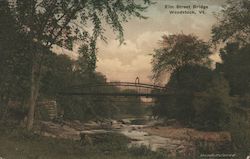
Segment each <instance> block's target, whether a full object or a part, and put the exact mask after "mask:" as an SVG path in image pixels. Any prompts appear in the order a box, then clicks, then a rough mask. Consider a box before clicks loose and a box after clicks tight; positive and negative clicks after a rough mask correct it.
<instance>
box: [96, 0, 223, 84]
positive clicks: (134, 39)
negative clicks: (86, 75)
mask: <svg viewBox="0 0 250 159" xmlns="http://www.w3.org/2000/svg"><path fill="white" fill-rule="evenodd" d="M154 1H155V2H157V3H156V4H155V5H153V6H150V7H149V8H148V9H147V11H146V12H145V13H143V14H144V15H146V16H147V17H148V19H146V20H140V19H136V18H132V19H131V20H130V21H129V22H127V23H124V24H123V27H124V35H125V42H124V44H122V45H120V43H119V41H118V40H116V35H115V34H114V33H113V32H112V30H111V29H110V28H109V27H106V28H105V29H106V33H105V36H106V37H107V38H108V43H105V42H103V41H98V43H97V46H98V55H97V57H98V62H97V71H98V72H101V73H103V74H104V75H105V76H106V77H107V79H108V81H128V82H133V81H135V79H136V77H139V78H140V82H142V83H152V79H151V76H152V72H151V70H152V66H151V59H152V55H150V54H152V53H154V49H156V48H158V47H159V40H161V37H162V36H163V35H169V34H178V33H184V34H195V35H197V36H198V37H200V38H201V39H203V40H205V41H208V40H209V39H210V37H211V27H212V26H213V25H214V24H215V23H216V18H215V15H214V14H217V13H219V12H220V11H221V9H222V5H223V4H225V0H154ZM166 5H168V6H174V10H177V11H180V10H183V9H176V5H180V6H188V5H190V6H191V7H192V6H193V5H203V6H208V9H205V10H203V9H191V10H194V11H195V12H196V13H197V14H195V15H190V14H170V13H169V11H170V10H173V9H169V8H166V7H165V6H166ZM184 10H187V9H184ZM200 10H202V11H205V14H199V12H198V11H200ZM211 58H212V59H213V60H215V61H219V56H218V54H214V55H213V56H212V57H211Z"/></svg>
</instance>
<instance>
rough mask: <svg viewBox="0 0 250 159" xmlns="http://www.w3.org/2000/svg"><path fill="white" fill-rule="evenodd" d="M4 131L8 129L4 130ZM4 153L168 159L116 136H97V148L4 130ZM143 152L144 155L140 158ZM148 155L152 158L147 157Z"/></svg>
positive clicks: (62, 158) (0, 138) (26, 158)
mask: <svg viewBox="0 0 250 159" xmlns="http://www.w3.org/2000/svg"><path fill="white" fill-rule="evenodd" d="M2 128H4V129H2ZM0 134H1V135H0V142H1V145H0V152H1V157H4V158H23V159H30V158H41V159H68V158H72V159H79V158H82V159H117V158H119V159H152V158H154V159H163V158H164V159H166V158H167V157H166V155H165V154H164V153H163V152H152V151H151V150H150V149H148V148H145V150H143V151H141V149H144V148H131V149H130V148H128V147H127V144H128V142H129V140H128V138H127V137H125V136H123V135H119V134H116V133H111V134H106V135H103V134H102V135H93V136H91V138H92V139H93V140H94V144H93V145H84V146H81V145H80V142H79V141H73V140H62V139H60V140H59V139H54V138H48V137H42V136H38V135H36V134H34V133H32V132H30V131H27V130H24V129H21V128H16V127H8V128H7V129H6V125H1V126H0ZM139 152H142V153H143V154H141V155H140V154H139ZM145 154H148V155H147V156H146V155H145Z"/></svg>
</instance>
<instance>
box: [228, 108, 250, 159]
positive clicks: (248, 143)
mask: <svg viewBox="0 0 250 159" xmlns="http://www.w3.org/2000/svg"><path fill="white" fill-rule="evenodd" d="M227 130H228V131H229V132H230V133H231V135H232V141H233V144H234V148H235V151H236V152H237V153H238V154H241V155H242V157H245V156H246V155H248V153H249V150H250V127H249V120H246V119H245V118H244V117H243V116H241V115H240V114H237V113H232V116H231V121H230V122H229V124H228V125H227Z"/></svg>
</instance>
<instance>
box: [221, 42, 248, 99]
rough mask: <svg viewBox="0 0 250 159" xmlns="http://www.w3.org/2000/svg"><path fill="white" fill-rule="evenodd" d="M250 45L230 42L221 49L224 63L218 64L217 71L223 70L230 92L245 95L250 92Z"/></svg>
mask: <svg viewBox="0 0 250 159" xmlns="http://www.w3.org/2000/svg"><path fill="white" fill-rule="evenodd" d="M249 51H250V45H246V46H245V47H242V48H239V45H238V44H237V43H230V44H227V46H226V47H225V48H224V49H222V50H221V52H220V55H221V58H222V61H223V63H222V64H217V67H216V71H218V72H222V73H223V74H224V76H225V78H226V79H227V80H228V82H229V85H230V88H231V90H230V94H231V95H233V96H235V95H238V96H241V97H243V96H245V95H247V94H249V93H250V82H249V79H250V63H249V60H250V54H249Z"/></svg>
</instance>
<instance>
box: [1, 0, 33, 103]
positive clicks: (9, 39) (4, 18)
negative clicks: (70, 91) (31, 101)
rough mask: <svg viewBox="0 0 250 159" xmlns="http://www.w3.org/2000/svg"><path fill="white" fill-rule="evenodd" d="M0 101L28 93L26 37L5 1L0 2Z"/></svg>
mask: <svg viewBox="0 0 250 159" xmlns="http://www.w3.org/2000/svg"><path fill="white" fill-rule="evenodd" d="M0 15H1V16H0V56H1V58H0V88H1V89H0V101H8V100H9V99H10V98H16V99H19V100H23V98H25V97H26V96H27V95H28V88H29V87H28V85H29V80H28V78H29V76H30V74H29V69H30V62H29V60H28V58H29V53H27V52H26V51H27V50H25V49H26V48H27V44H28V43H29V41H28V39H27V37H25V36H24V35H22V34H20V33H19V30H18V24H17V23H16V22H15V19H14V18H13V16H12V14H11V10H10V9H9V8H8V3H7V2H6V1H1V2H0ZM5 104H6V103H5Z"/></svg>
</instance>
